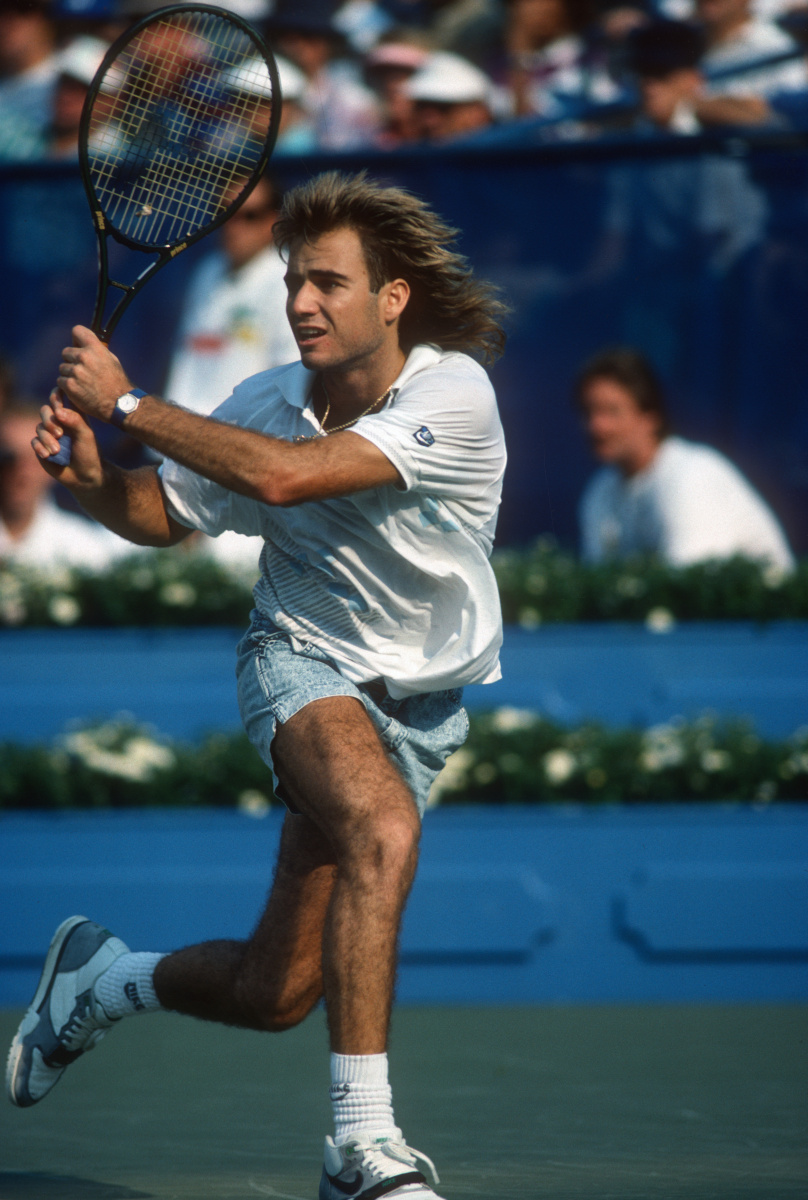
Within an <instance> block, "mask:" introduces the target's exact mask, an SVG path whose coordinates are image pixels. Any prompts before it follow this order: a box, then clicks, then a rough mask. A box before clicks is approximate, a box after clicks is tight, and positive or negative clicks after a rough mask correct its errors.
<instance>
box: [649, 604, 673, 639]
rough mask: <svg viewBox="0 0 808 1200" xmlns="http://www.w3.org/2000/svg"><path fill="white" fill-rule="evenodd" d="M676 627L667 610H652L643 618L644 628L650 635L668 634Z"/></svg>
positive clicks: (671, 614)
mask: <svg viewBox="0 0 808 1200" xmlns="http://www.w3.org/2000/svg"><path fill="white" fill-rule="evenodd" d="M675 626H676V618H675V617H674V615H673V613H672V612H671V611H670V609H669V608H662V607H657V608H652V609H650V610H649V611H648V613H647V614H646V617H645V628H646V629H649V630H650V631H651V633H670V631H671V630H672V629H673V628H675Z"/></svg>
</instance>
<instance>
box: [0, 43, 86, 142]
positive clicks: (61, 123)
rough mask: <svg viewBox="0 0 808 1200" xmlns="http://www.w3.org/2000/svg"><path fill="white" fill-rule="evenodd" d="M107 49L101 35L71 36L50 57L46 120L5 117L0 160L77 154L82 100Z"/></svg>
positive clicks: (1, 131) (0, 134)
mask: <svg viewBox="0 0 808 1200" xmlns="http://www.w3.org/2000/svg"><path fill="white" fill-rule="evenodd" d="M108 49H109V46H108V44H107V43H106V42H105V41H103V40H102V39H101V38H96V37H91V36H90V35H89V34H86V35H82V36H80V37H77V38H74V40H73V41H72V42H70V43H68V45H67V46H66V47H65V48H64V50H61V51H59V52H58V53H57V54H55V55H54V56H53V63H52V66H53V73H54V82H53V86H52V89H51V93H50V100H49V103H48V110H47V117H46V121H45V123H44V124H43V125H41V126H40V125H37V124H34V123H30V122H26V120H25V118H23V117H20V118H19V119H17V120H13V121H12V120H8V121H5V120H4V121H3V122H2V129H1V130H0V159H3V158H18V159H33V158H52V159H72V158H76V157H77V156H78V146H79V124H80V122H81V110H82V108H83V107H84V99H85V97H86V95H87V92H88V91H89V88H90V84H91V83H92V81H93V76H94V75H95V73H96V71H97V70H98V68H99V66H100V65H101V60H102V58H103V57H104V55H105V54H106V52H107V50H108Z"/></svg>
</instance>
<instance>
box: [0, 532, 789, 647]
mask: <svg viewBox="0 0 808 1200" xmlns="http://www.w3.org/2000/svg"><path fill="white" fill-rule="evenodd" d="M492 561H493V565H494V570H495V572H496V576H497V580H498V583H499V589H500V596H501V599H502V611H503V616H504V618H505V621H506V622H508V623H511V624H519V625H522V626H523V627H525V628H534V627H536V626H538V625H540V624H542V623H543V622H577V621H645V622H646V623H647V624H649V625H650V626H651V627H652V628H655V629H660V630H663V629H665V628H666V627H667V626H669V625H670V624H671V622H673V621H675V620H678V621H686V620H722V621H726V620H747V621H749V620H752V621H756V620H760V621H771V620H805V619H808V559H806V560H803V561H801V562H800V563H799V565H798V567H797V570H796V571H795V572H793V573H792V574H790V575H784V574H783V573H782V572H781V571H778V570H775V569H774V568H770V567H761V566H760V565H759V564H757V563H754V562H749V561H747V560H745V559H741V558H736V559H730V560H728V561H726V562H714V563H701V564H698V565H696V566H692V567H685V568H680V569H675V568H671V567H666V566H665V565H664V564H662V563H659V562H656V561H655V560H653V559H646V560H640V559H638V560H634V561H630V562H624V563H619V564H618V563H610V564H605V565H602V566H591V565H585V564H582V563H580V562H579V561H578V560H577V559H576V558H574V557H573V556H572V555H570V554H567V553H565V552H564V551H561V550H559V549H558V548H557V547H556V546H554V545H553V544H552V543H551V542H549V541H546V540H542V541H539V542H537V543H536V544H535V545H534V546H532V547H530V548H529V549H524V550H502V551H499V552H497V553H495V555H494V558H493V560H492ZM253 582H254V576H250V575H248V576H239V575H236V574H233V573H232V572H229V571H227V570H225V569H224V568H223V567H221V566H220V565H219V564H218V563H217V562H215V561H213V560H211V559H209V558H206V557H204V556H202V555H194V554H189V553H187V552H185V551H182V550H179V551H159V552H156V553H155V552H140V553H137V554H134V555H132V557H131V558H127V559H124V560H122V561H121V562H120V563H119V564H117V565H116V566H115V567H113V568H112V569H111V570H109V571H107V572H105V573H102V574H96V573H93V572H89V571H78V570H61V571H58V572H52V571H51V572H41V571H33V570H30V569H25V568H20V567H12V566H9V565H6V566H5V567H0V627H2V626H5V627H6V628H23V627H26V626H46V625H51V626H62V627H64V626H96V627H98V626H111V625H137V626H144V625H244V624H245V623H246V620H247V617H248V614H249V612H250V609H251V607H252V597H251V586H252V583H253Z"/></svg>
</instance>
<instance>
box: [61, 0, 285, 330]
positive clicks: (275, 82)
mask: <svg viewBox="0 0 808 1200" xmlns="http://www.w3.org/2000/svg"><path fill="white" fill-rule="evenodd" d="M193 13H209V14H211V15H213V16H219V17H224V18H225V19H226V20H227V21H228V22H229V23H230V24H232V25H236V26H237V27H238V28H240V29H241V31H242V32H243V33H244V34H246V35H247V37H248V38H249V39H250V41H251V42H252V44H253V46H254V48H255V51H256V57H260V58H262V59H263V60H264V62H265V63H266V67H267V70H268V72H269V77H270V80H271V82H272V114H271V118H270V124H269V129H268V131H267V136H266V139H265V142H264V148H263V151H262V153H261V157H260V159H259V160H258V162H257V163H256V164H255V166H254V167H253V168H252V172H251V178H250V179H249V180H248V181H247V183H246V184H245V185H244V187H243V189H242V190H241V192H240V193H239V195H238V196H237V197H236V199H235V200H233V201H232V202H231V203H230V204H228V206H227V207H226V208H224V209H223V210H222V211H221V213H220V214H219V215H218V216H217V217H214V218H213V220H211V221H208V222H206V224H205V225H204V226H203V227H202V228H201V229H199V230H197V231H196V233H192V234H190V235H189V236H188V237H184V238H183V239H182V241H180V242H173V243H169V244H166V245H164V246H158V247H154V246H144V245H143V244H142V243H140V242H137V241H135V240H134V239H133V238H130V237H128V236H127V235H126V234H124V233H121V231H120V230H118V229H116V228H115V226H114V225H113V224H111V223H110V222H109V221H108V220H107V218H106V216H105V215H104V210H103V208H102V207H101V205H100V203H99V201H98V197H97V196H96V192H95V186H94V184H93V180H92V175H91V172H90V163H89V146H88V143H89V131H90V120H91V117H92V110H93V105H94V103H95V98H96V96H97V95H98V93H99V91H100V88H101V84H102V83H103V81H104V79H105V77H106V72H107V70H108V68H109V67H111V66H112V64H113V63H114V62H115V59H116V58H117V57H118V55H119V54H120V53H121V51H122V50H123V49H124V48H125V47H126V46H127V45H128V44H129V43H130V42H131V41H132V40H133V39H134V38H135V37H136V36H137V35H138V34H139V33H140V32H141V31H142V30H143V29H146V28H147V27H148V26H149V25H154V24H156V23H157V20H158V19H159V20H165V19H166V18H168V17H171V16H174V15H175V14H185V15H191V14H193ZM275 97H277V100H276V99H275ZM282 102H283V98H282V96H281V86H280V79H279V76H278V68H277V66H276V64H275V59H274V57H273V55H272V51H271V49H270V47H269V46H268V45H267V44H266V42H265V41H264V39H263V38H262V37H261V36H260V35H259V34H258V33H257V31H256V30H255V29H254V28H253V27H252V25H250V23H249V22H248V21H245V20H244V19H243V18H242V17H240V16H239V15H238V14H237V13H234V12H231V11H230V10H229V9H223V8H219V7H218V6H215V5H211V4H193V5H185V4H175V5H169V6H167V7H166V8H161V9H158V10H156V11H155V12H151V13H149V14H148V16H145V17H142V18H141V20H139V21H137V22H135V23H134V24H133V25H130V26H129V28H128V29H126V30H125V31H124V33H122V34H121V35H120V37H118V38H117V39H116V40H115V41H114V42H113V43H112V45H111V46H110V48H109V50H108V51H107V53H106V54H105V55H104V58H103V60H102V62H101V65H100V66H99V68H98V70H97V71H96V74H95V77H94V79H93V81H92V83H91V84H90V89H89V91H88V92H87V96H86V97H85V100H84V107H83V109H82V114H81V124H80V127H79V170H80V172H81V180H82V183H83V185H84V191H85V193H86V195H87V200H88V203H89V205H90V212H91V214H92V219H93V227H94V228H95V234H96V240H97V243H98V286H97V290H96V298H95V307H94V310H93V316H92V321H91V323H90V328H91V329H92V330H93V333H95V334H97V335H98V337H100V338H101V340H102V341H104V342H108V341H109V339H110V337H111V336H112V333H113V331H114V329H115V327H116V325H117V324H118V322H119V321H120V319H121V317H122V316H123V314H124V312H125V311H126V309H127V308H128V307H129V304H130V303H131V301H132V300H133V299H134V298H135V296H136V295H137V294H138V292H140V291H141V290H142V289H143V287H144V286H145V285H146V284H147V283H148V282H149V280H150V279H153V278H154V276H155V275H156V274H157V272H158V271H160V270H161V269H162V268H163V267H164V266H165V265H166V263H169V262H171V261H172V260H173V259H175V258H176V257H177V255H178V254H181V253H182V251H183V250H186V249H187V248H188V247H189V246H191V245H193V244H194V242H198V241H200V240H201V239H202V238H203V237H206V236H207V235H208V234H209V233H212V232H213V230H214V229H217V228H218V227H219V226H221V225H223V224H224V222H225V221H227V220H228V219H229V218H230V217H231V216H232V215H233V213H234V212H236V210H237V209H238V208H240V206H241V205H242V204H243V203H244V201H245V200H246V199H247V197H248V196H249V194H250V192H251V191H252V190H253V188H254V187H255V186H256V184H257V183H258V181H259V179H260V178H261V176H262V175H263V173H264V171H265V170H266V167H267V163H268V162H269V159H270V156H271V154H272V150H273V148H274V146H275V141H276V139H277V136H278V126H279V123H280V119H281V105H282ZM110 237H112V238H114V239H115V241H116V242H119V243H120V244H121V245H123V246H126V247H127V248H128V249H130V250H136V251H138V252H139V253H141V254H156V255H157V258H156V259H155V260H154V261H153V262H151V263H149V264H148V266H146V267H145V268H144V269H143V270H142V271H141V272H140V274H139V275H138V276H137V278H136V279H134V280H133V282H132V283H129V284H127V283H120V282H118V281H117V280H115V279H111V278H110V275H109V254H108V249H107V240H108V238H110ZM110 288H117V289H118V290H119V291H122V292H123V293H124V294H123V296H122V297H121V299H120V300H119V301H118V303H117V304H116V305H115V307H114V308H113V310H112V312H111V313H110V316H109V319H108V320H107V321H106V322H105V321H104V312H105V310H106V307H107V299H108V296H109V289H110Z"/></svg>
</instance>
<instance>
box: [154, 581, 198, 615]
mask: <svg viewBox="0 0 808 1200" xmlns="http://www.w3.org/2000/svg"><path fill="white" fill-rule="evenodd" d="M160 599H161V600H162V602H163V604H171V605H173V606H174V607H175V608H190V607H191V605H192V604H193V603H194V602H195V601H196V588H195V587H192V585H191V584H190V583H186V582H185V581H184V580H182V579H177V580H176V581H175V582H174V583H166V584H164V585H163V587H161V588H160Z"/></svg>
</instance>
